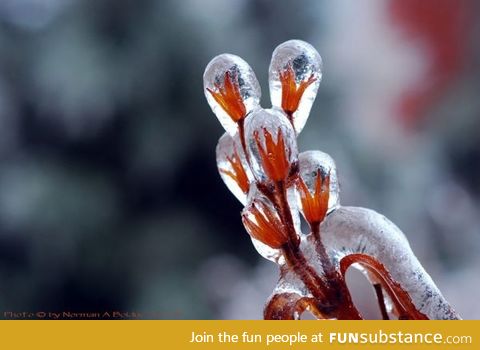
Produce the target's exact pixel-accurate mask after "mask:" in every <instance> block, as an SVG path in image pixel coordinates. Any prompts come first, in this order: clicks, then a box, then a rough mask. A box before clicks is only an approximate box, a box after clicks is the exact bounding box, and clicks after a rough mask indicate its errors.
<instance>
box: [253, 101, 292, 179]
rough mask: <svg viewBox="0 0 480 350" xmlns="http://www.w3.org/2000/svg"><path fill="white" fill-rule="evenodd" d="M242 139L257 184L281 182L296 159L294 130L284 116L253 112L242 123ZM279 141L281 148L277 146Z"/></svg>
mask: <svg viewBox="0 0 480 350" xmlns="http://www.w3.org/2000/svg"><path fill="white" fill-rule="evenodd" d="M280 136H281V137H280ZM266 137H268V138H270V142H267V141H268V139H267V138H266ZM245 139H246V140H247V142H248V144H247V152H248V155H249V160H250V166H251V169H252V172H253V175H254V176H255V178H256V179H257V181H259V182H260V183H267V182H269V183H271V182H273V181H279V180H285V178H286V177H287V176H288V173H289V171H290V167H291V165H292V164H294V163H296V162H297V158H298V149H297V140H296V136H295V131H294V130H293V127H292V125H291V124H290V122H289V121H288V119H287V117H286V116H285V115H284V114H283V113H282V112H281V111H278V110H273V109H258V110H256V111H254V112H253V113H252V114H251V115H249V116H248V118H247V119H246V120H245ZM282 140H283V146H282V147H280V146H281V145H279V142H282ZM259 146H260V147H259Z"/></svg>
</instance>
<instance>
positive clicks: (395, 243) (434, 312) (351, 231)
mask: <svg viewBox="0 0 480 350" xmlns="http://www.w3.org/2000/svg"><path fill="white" fill-rule="evenodd" d="M320 231H321V236H322V241H323V244H324V245H325V247H326V249H327V251H328V253H329V255H330V257H331V258H332V259H333V261H334V262H335V263H336V265H337V266H338V265H339V263H340V260H341V259H342V258H343V257H344V256H346V255H349V254H366V255H370V256H372V257H374V258H375V259H377V260H378V261H380V262H381V263H382V264H383V265H384V266H385V267H386V268H387V270H388V271H389V273H390V274H391V276H392V277H393V279H394V280H395V281H396V282H397V283H399V284H400V286H401V287H402V288H403V289H404V290H405V291H406V292H407V293H408V294H409V295H410V297H411V299H412V302H413V303H414V305H415V307H416V308H417V309H418V310H419V311H420V312H422V313H423V314H425V315H426V316H427V317H428V318H429V319H434V320H443V319H459V316H458V315H457V314H456V312H455V311H454V310H453V309H452V307H451V306H450V305H449V304H448V302H447V301H446V300H445V298H444V297H443V296H442V294H441V293H440V291H439V290H438V288H437V286H436V285H435V283H434V282H433V280H432V278H431V277H430V276H429V275H428V273H427V272H426V271H425V270H424V268H423V267H422V265H421V264H420V262H419V261H418V259H417V258H416V257H415V255H414V253H413V251H412V250H411V248H410V245H409V243H408V241H407V239H406V238H405V236H404V234H403V233H402V231H400V229H399V228H398V227H397V226H395V225H394V224H393V223H392V222H391V221H389V220H388V219H387V218H386V217H384V216H383V215H380V214H378V213H377V212H375V211H373V210H370V209H365V208H358V207H339V208H338V209H337V210H334V211H333V212H332V213H331V214H330V215H329V216H327V217H326V218H325V220H324V221H323V223H322V224H321V227H320Z"/></svg>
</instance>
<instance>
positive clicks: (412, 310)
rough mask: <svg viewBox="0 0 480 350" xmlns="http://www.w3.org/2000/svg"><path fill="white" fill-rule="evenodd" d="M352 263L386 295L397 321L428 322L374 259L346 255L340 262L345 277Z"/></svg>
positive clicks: (364, 256) (357, 255)
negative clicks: (379, 285)
mask: <svg viewBox="0 0 480 350" xmlns="http://www.w3.org/2000/svg"><path fill="white" fill-rule="evenodd" d="M354 263H358V264H360V265H362V266H363V267H364V268H365V269H367V270H368V271H369V272H370V273H371V274H372V275H373V276H375V278H377V279H378V281H379V283H380V284H381V285H382V287H383V289H384V290H385V291H386V292H387V293H388V295H389V296H390V298H391V299H392V302H393V303H394V305H395V307H396V311H397V313H398V318H399V319H408V320H428V317H427V316H426V315H425V314H423V313H421V312H420V311H418V310H417V308H416V307H415V305H414V304H413V302H412V299H411V298H410V295H408V293H407V292H406V291H405V290H404V289H403V288H402V287H401V286H400V285H399V284H398V283H397V282H395V281H394V280H393V278H392V277H391V276H390V273H389V272H388V270H387V269H386V268H385V266H384V265H383V264H382V263H381V262H379V261H378V260H376V259H375V258H373V257H371V256H369V255H365V254H351V255H347V256H346V257H344V258H343V259H342V260H341V261H340V271H341V273H342V275H344V276H345V273H346V271H347V269H348V268H349V267H350V266H351V265H352V264H354Z"/></svg>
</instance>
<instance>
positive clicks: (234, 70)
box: [203, 54, 261, 135]
mask: <svg viewBox="0 0 480 350" xmlns="http://www.w3.org/2000/svg"><path fill="white" fill-rule="evenodd" d="M225 79H230V82H231V83H232V89H233V92H236V91H238V92H239V95H240V96H241V101H240V102H239V103H243V106H244V108H245V114H248V113H250V112H251V111H252V110H254V109H255V108H257V107H258V105H259V101H260V97H261V90H260V84H259V83H258V80H257V77H256V76H255V73H254V72H253V70H252V68H251V67H250V66H249V65H248V63H247V62H245V61H244V60H243V59H242V58H240V57H238V56H235V55H231V54H222V55H218V56H216V57H214V58H213V59H212V60H211V61H210V63H209V64H208V65H207V68H205V73H204V74H203V90H204V93H205V96H206V98H207V101H208V104H209V105H210V107H211V108H212V111H213V113H215V115H216V116H217V118H218V120H219V121H220V123H221V124H222V126H223V127H224V129H225V130H226V131H227V132H228V133H229V134H230V135H234V134H235V132H236V130H237V123H236V121H235V120H234V119H235V118H233V119H232V116H231V115H229V114H228V113H227V111H226V110H225V108H224V107H222V106H221V105H220V104H219V103H218V101H216V100H215V98H214V94H213V93H219V92H221V91H222V89H224V87H225ZM235 89H238V90H235ZM233 92H232V93H233Z"/></svg>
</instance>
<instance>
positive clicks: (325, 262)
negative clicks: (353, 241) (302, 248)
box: [310, 223, 337, 279]
mask: <svg viewBox="0 0 480 350" xmlns="http://www.w3.org/2000/svg"><path fill="white" fill-rule="evenodd" d="M310 229H311V231H312V236H313V238H314V239H315V250H316V252H317V254H318V257H319V258H320V261H321V263H322V267H323V270H324V272H325V276H327V278H328V279H332V278H335V276H336V274H337V271H336V270H335V266H334V265H333V263H332V260H331V259H330V257H329V256H328V254H327V250H326V249H325V246H324V245H323V242H322V240H321V238H320V223H312V224H311V225H310Z"/></svg>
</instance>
